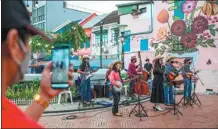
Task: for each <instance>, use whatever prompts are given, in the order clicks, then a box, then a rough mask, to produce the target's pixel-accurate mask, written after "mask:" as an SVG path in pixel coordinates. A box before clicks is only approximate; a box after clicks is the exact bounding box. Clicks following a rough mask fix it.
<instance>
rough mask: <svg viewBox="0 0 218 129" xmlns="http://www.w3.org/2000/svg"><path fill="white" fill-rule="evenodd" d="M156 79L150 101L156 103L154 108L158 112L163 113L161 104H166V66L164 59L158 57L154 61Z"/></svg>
mask: <svg viewBox="0 0 218 129" xmlns="http://www.w3.org/2000/svg"><path fill="white" fill-rule="evenodd" d="M154 62H155V64H154V70H153V74H154V79H153V87H152V92H151V99H150V101H151V102H152V103H154V106H153V108H154V109H156V110H157V111H162V109H161V108H160V106H159V104H160V103H164V89H163V81H164V80H163V74H164V70H165V67H164V64H163V57H161V56H158V57H156V58H155V59H154Z"/></svg>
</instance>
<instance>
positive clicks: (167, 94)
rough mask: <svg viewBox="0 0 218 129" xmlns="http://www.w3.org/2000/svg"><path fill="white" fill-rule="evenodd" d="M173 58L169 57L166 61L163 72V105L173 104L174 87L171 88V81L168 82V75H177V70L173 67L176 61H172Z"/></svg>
mask: <svg viewBox="0 0 218 129" xmlns="http://www.w3.org/2000/svg"><path fill="white" fill-rule="evenodd" d="M174 59H175V57H173V56H169V57H168V58H167V60H166V67H165V72H164V104H165V105H172V104H174V96H173V95H174V93H173V92H174V87H173V86H169V85H168V84H169V82H170V81H171V80H169V78H168V75H169V74H170V73H171V74H174V76H175V75H176V74H178V72H177V69H176V67H175V63H178V62H176V61H174Z"/></svg>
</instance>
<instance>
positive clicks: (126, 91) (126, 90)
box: [123, 85, 129, 96]
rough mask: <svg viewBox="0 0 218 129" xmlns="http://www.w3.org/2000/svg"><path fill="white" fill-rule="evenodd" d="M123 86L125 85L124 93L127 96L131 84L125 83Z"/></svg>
mask: <svg viewBox="0 0 218 129" xmlns="http://www.w3.org/2000/svg"><path fill="white" fill-rule="evenodd" d="M123 87H124V94H125V95H126V96H127V94H128V87H129V85H124V86H123Z"/></svg>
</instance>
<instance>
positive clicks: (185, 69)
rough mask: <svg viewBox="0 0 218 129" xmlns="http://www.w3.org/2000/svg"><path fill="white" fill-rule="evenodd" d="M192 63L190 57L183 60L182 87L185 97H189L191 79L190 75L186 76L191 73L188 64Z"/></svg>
mask: <svg viewBox="0 0 218 129" xmlns="http://www.w3.org/2000/svg"><path fill="white" fill-rule="evenodd" d="M191 64H192V59H191V58H185V60H184V67H183V76H184V81H185V87H184V97H185V98H187V99H190V98H191V92H192V81H191V76H188V75H190V74H191V73H192V71H191V70H190V65H191Z"/></svg>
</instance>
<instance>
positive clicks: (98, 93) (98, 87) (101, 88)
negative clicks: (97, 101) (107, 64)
mask: <svg viewBox="0 0 218 129" xmlns="http://www.w3.org/2000/svg"><path fill="white" fill-rule="evenodd" d="M94 90H95V91H96V97H97V98H103V97H104V86H102V85H94Z"/></svg>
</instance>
